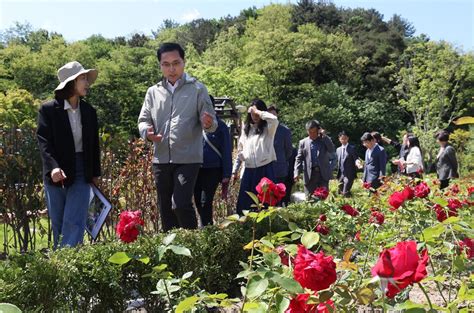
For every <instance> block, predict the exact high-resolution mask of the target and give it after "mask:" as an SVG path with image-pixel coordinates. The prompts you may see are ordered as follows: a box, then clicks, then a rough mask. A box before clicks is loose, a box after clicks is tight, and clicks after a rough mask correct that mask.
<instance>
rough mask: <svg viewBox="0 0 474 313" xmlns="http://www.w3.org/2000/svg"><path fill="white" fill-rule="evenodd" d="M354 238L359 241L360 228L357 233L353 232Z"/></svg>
mask: <svg viewBox="0 0 474 313" xmlns="http://www.w3.org/2000/svg"><path fill="white" fill-rule="evenodd" d="M354 240H355V241H360V230H359V231H358V232H357V233H355V235H354Z"/></svg>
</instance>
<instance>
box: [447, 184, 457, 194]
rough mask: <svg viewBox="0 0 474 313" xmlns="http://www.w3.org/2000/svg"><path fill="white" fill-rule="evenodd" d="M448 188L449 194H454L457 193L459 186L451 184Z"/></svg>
mask: <svg viewBox="0 0 474 313" xmlns="http://www.w3.org/2000/svg"><path fill="white" fill-rule="evenodd" d="M449 189H450V191H451V194H452V195H453V196H455V195H457V194H458V193H459V186H458V185H457V184H454V185H452V186H451V188H449Z"/></svg>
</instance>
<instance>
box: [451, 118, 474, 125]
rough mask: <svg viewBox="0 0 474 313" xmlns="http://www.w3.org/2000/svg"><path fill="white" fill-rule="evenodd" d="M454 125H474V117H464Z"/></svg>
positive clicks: (454, 122)
mask: <svg viewBox="0 0 474 313" xmlns="http://www.w3.org/2000/svg"><path fill="white" fill-rule="evenodd" d="M453 124H455V125H458V126H459V125H465V124H474V117H473V116H463V117H460V118H458V119H456V120H455V121H453Z"/></svg>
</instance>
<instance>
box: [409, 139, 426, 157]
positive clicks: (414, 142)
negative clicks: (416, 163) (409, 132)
mask: <svg viewBox="0 0 474 313" xmlns="http://www.w3.org/2000/svg"><path fill="white" fill-rule="evenodd" d="M407 139H408V142H409V143H410V148H409V149H410V150H411V148H412V147H418V149H420V154H421V155H422V156H423V151H421V147H420V141H419V140H418V137H416V136H408V138H407Z"/></svg>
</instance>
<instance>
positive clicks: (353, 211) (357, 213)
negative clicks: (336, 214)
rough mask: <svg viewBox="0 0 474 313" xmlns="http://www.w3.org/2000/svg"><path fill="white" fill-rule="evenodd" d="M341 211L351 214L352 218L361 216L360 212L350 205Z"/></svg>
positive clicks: (345, 205)
mask: <svg viewBox="0 0 474 313" xmlns="http://www.w3.org/2000/svg"><path fill="white" fill-rule="evenodd" d="M341 209H342V210H343V211H344V212H346V213H347V214H349V215H350V216H357V215H359V211H357V210H356V209H354V208H353V207H352V206H350V205H349V204H344V205H343V206H342V207H341Z"/></svg>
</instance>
